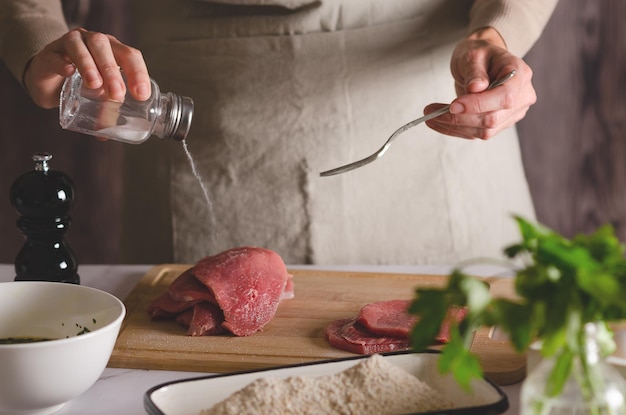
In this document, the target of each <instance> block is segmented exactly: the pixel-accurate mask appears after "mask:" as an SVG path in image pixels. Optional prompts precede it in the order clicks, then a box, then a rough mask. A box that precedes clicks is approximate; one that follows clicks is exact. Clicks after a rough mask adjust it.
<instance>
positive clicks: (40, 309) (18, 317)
mask: <svg viewBox="0 0 626 415" xmlns="http://www.w3.org/2000/svg"><path fill="white" fill-rule="evenodd" d="M125 314H126V309H125V307H124V304H123V303H122V302H121V301H120V300H119V299H117V298H116V297H114V296H113V295H111V294H108V293H106V292H104V291H100V290H96V289H94V288H89V287H85V286H81V285H74V284H65V283H55V282H38V281H37V282H35V281H24V282H5V283H0V339H6V338H16V337H43V338H52V339H54V340H48V341H41V342H35V343H19V344H17V343H16V344H0V414H3V415H4V414H12V415H20V414H28V415H44V414H52V413H55V412H57V411H59V410H60V409H61V408H62V407H63V405H64V404H65V403H67V402H68V401H70V400H72V399H74V398H76V397H78V396H79V395H80V394H82V393H83V392H85V391H86V390H87V389H89V388H90V387H91V386H92V385H93V384H94V383H95V382H96V381H97V380H98V378H99V377H100V375H101V374H102V372H103V370H104V368H105V367H106V365H107V363H108V361H109V357H110V356H111V352H112V351H113V347H114V345H115V341H116V339H117V335H118V334H119V330H120V326H121V324H122V320H123V319H124V315H125Z"/></svg>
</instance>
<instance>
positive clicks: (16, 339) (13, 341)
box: [0, 337, 54, 344]
mask: <svg viewBox="0 0 626 415" xmlns="http://www.w3.org/2000/svg"><path fill="white" fill-rule="evenodd" d="M48 340H54V339H50V338H47V337H5V338H0V344H17V343H36V342H45V341H48Z"/></svg>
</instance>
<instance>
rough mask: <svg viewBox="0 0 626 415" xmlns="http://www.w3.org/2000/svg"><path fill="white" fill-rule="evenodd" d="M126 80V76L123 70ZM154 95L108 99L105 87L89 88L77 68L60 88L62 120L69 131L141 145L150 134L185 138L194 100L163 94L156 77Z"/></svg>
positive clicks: (60, 119) (127, 94)
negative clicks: (142, 99)
mask: <svg viewBox="0 0 626 415" xmlns="http://www.w3.org/2000/svg"><path fill="white" fill-rule="evenodd" d="M122 77H123V78H124V82H126V78H125V76H124V73H123V72H122ZM150 81H151V87H152V94H151V96H150V98H148V99H147V100H145V101H137V100H136V99H134V98H133V97H132V96H131V95H130V93H129V92H127V93H126V97H125V99H124V101H123V102H120V101H112V100H109V99H107V98H106V94H105V93H104V91H103V89H102V88H100V89H88V88H86V87H85V86H84V85H83V82H82V77H81V76H80V73H78V71H75V72H74V74H73V75H72V76H71V77H69V78H67V79H66V80H65V82H64V84H63V89H62V90H61V96H60V103H59V122H60V124H61V127H63V128H64V129H67V130H71V131H76V132H79V133H83V134H89V135H93V136H97V137H102V138H108V139H111V140H116V141H121V142H124V143H131V144H140V143H143V142H144V141H146V140H147V139H148V138H150V136H152V135H156V136H157V137H160V138H167V139H173V140H176V141H182V140H184V139H185V137H187V134H188V132H189V128H190V126H191V119H192V117H193V107H194V104H193V100H192V99H191V98H188V97H184V96H181V95H178V94H174V93H172V92H167V93H161V91H160V89H159V86H158V84H157V83H156V82H154V80H152V79H151V80H150Z"/></svg>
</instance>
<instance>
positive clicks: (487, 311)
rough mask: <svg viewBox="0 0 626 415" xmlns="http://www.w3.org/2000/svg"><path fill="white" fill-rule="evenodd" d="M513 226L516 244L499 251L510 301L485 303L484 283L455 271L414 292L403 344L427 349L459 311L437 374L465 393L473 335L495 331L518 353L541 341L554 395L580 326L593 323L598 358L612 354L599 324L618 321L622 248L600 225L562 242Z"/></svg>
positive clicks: (625, 269) (624, 282)
mask: <svg viewBox="0 0 626 415" xmlns="http://www.w3.org/2000/svg"><path fill="white" fill-rule="evenodd" d="M515 220H516V221H517V224H518V226H519V230H520V232H521V237H522V240H521V242H519V243H517V244H514V245H512V246H509V247H508V248H506V249H505V251H504V252H505V254H506V256H507V257H508V258H510V259H511V262H510V264H511V266H512V269H513V270H514V272H515V276H514V278H515V281H514V284H515V291H516V293H517V295H518V298H516V299H503V298H492V297H491V295H490V293H489V287H488V285H487V284H486V283H485V282H484V281H481V280H480V279H477V278H473V277H470V276H468V275H466V274H465V273H464V272H463V271H462V270H463V267H461V266H459V267H457V268H455V269H454V270H453V272H452V273H451V275H450V276H449V280H448V283H447V286H446V287H444V288H442V289H436V288H425V289H417V290H416V295H415V299H414V300H413V302H412V303H411V305H410V308H409V312H410V313H414V314H417V315H419V316H421V318H420V321H419V322H418V323H417V324H416V325H415V326H414V328H413V330H412V333H411V345H412V348H413V349H414V350H416V351H420V350H423V349H425V348H427V347H428V346H429V345H431V344H432V343H433V341H434V339H435V337H436V336H437V333H438V331H439V327H440V326H441V324H442V322H443V321H444V318H445V316H446V312H447V310H448V308H450V307H451V306H462V307H467V309H468V314H467V316H466V318H465V319H464V320H463V321H462V322H461V323H460V324H454V323H453V324H452V325H451V328H450V341H449V342H448V343H447V344H446V345H445V346H444V347H443V348H442V351H441V356H440V358H439V361H438V364H439V369H440V371H441V372H443V373H452V374H453V376H454V378H455V379H456V380H457V382H459V384H461V385H462V386H463V387H464V388H466V389H469V388H470V382H471V380H472V378H476V377H481V376H482V370H481V367H480V364H479V361H478V358H477V357H476V356H475V355H474V354H473V353H472V352H471V351H470V346H471V342H472V338H473V333H474V332H475V330H476V329H478V328H480V327H493V326H497V327H498V328H499V329H500V330H503V331H504V332H505V333H507V335H508V337H509V339H510V341H511V343H512V344H513V346H514V348H515V349H516V350H517V351H519V352H524V351H526V350H527V349H528V348H529V346H530V345H531V343H532V342H534V341H536V340H540V341H541V353H542V355H543V356H544V357H553V358H555V359H556V364H555V366H554V369H553V370H552V373H551V374H550V375H549V379H548V384H547V387H548V390H547V391H546V394H547V395H548V396H556V395H558V394H559V393H560V392H561V391H562V388H563V385H564V384H565V382H566V380H567V379H568V377H569V375H570V372H571V368H572V365H573V362H574V359H577V358H584V353H585V349H584V344H583V343H584V338H585V336H584V327H585V324H586V323H596V324H597V326H598V327H599V329H600V330H601V336H599V343H600V348H601V350H602V351H603V353H604V354H609V353H611V352H612V351H613V350H614V349H615V343H614V341H613V336H612V334H613V333H612V331H611V329H610V327H609V325H608V324H607V323H610V322H614V321H620V320H624V319H626V260H625V259H624V248H623V246H622V245H621V243H620V242H619V240H618V239H617V238H616V236H615V234H614V231H613V229H612V227H610V226H608V225H605V226H603V227H601V228H599V229H598V230H597V231H596V232H595V233H593V234H591V235H579V236H576V237H574V238H572V239H567V238H565V237H563V236H561V235H559V234H557V233H556V232H554V231H551V230H550V229H548V228H546V227H544V226H542V225H538V224H532V223H531V222H529V221H527V220H525V219H523V218H521V217H515ZM513 260H515V262H514V261H513ZM520 263H521V265H520ZM515 264H516V265H515ZM585 382H587V383H589V382H590V379H587V380H585V379H583V380H582V383H583V385H582V386H583V387H584V386H585V385H584V383H585Z"/></svg>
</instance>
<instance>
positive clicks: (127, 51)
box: [24, 28, 151, 108]
mask: <svg viewBox="0 0 626 415" xmlns="http://www.w3.org/2000/svg"><path fill="white" fill-rule="evenodd" d="M120 69H122V70H123V71H124V74H125V75H126V78H127V82H128V88H129V90H130V93H131V95H132V96H133V97H134V98H136V99H138V100H146V99H148V98H149V97H150V92H151V91H150V77H149V75H148V69H147V67H146V63H145V62H144V60H143V55H142V54H141V52H140V51H139V50H137V49H135V48H133V47H131V46H128V45H125V44H123V43H122V42H120V41H119V40H117V39H116V38H115V37H114V36H112V35H107V34H104V33H98V32H90V31H88V30H85V29H82V28H80V29H73V30H70V31H69V32H67V33H66V34H65V35H63V36H61V37H60V38H59V39H57V40H55V41H54V42H52V43H50V44H48V45H47V46H46V47H45V48H43V49H42V50H41V51H40V52H39V53H37V54H36V55H35V56H33V58H32V59H31V61H30V62H29V64H28V66H27V67H26V70H25V71H24V86H25V87H26V90H27V91H28V93H29V94H30V96H31V98H32V99H33V101H34V102H35V104H37V105H39V106H41V107H43V108H54V107H57V106H58V105H59V94H60V92H61V87H62V85H63V81H64V80H65V78H67V77H69V76H71V75H72V74H73V73H74V71H76V70H78V71H79V72H80V74H81V76H82V77H83V81H84V83H85V85H86V86H87V88H90V89H98V88H103V89H104V91H105V92H106V93H107V95H108V97H109V99H112V100H115V101H123V99H124V96H125V95H126V86H125V85H124V81H123V80H122V76H121V74H120Z"/></svg>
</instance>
